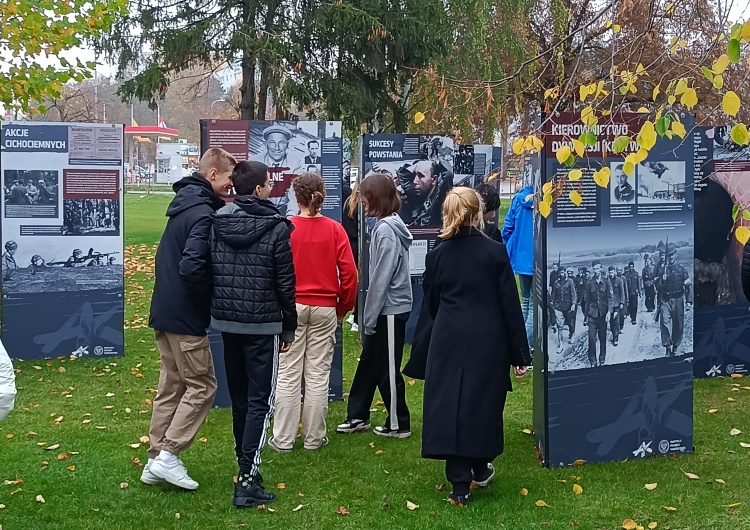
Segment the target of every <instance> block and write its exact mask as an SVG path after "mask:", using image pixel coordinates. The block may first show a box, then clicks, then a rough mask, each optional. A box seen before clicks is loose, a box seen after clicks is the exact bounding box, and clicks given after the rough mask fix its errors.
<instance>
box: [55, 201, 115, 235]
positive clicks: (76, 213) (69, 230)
mask: <svg viewBox="0 0 750 530" xmlns="http://www.w3.org/2000/svg"><path fill="white" fill-rule="evenodd" d="M62 233H63V235H74V236H81V235H118V234H119V233H120V201H119V200H116V199H65V200H63V230H62Z"/></svg>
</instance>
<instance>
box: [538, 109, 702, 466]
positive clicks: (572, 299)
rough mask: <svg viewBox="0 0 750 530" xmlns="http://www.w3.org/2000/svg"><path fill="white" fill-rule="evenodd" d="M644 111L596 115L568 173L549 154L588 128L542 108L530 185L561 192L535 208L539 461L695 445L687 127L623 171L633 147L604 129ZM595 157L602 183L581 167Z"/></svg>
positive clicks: (633, 125) (617, 456)
mask: <svg viewBox="0 0 750 530" xmlns="http://www.w3.org/2000/svg"><path fill="white" fill-rule="evenodd" d="M681 121H682V123H683V124H684V125H685V127H686V128H687V129H688V130H690V129H691V128H692V122H693V120H692V118H691V117H689V116H682V117H681ZM642 122H643V118H642V117H641V116H640V115H637V114H618V115H612V116H609V117H607V118H601V119H600V120H599V123H598V124H597V125H596V126H595V134H596V136H597V141H596V144H595V145H590V146H589V147H587V153H586V157H584V158H583V159H580V160H579V161H578V162H577V164H576V166H575V167H574V168H575V169H579V170H581V171H582V172H583V175H584V177H583V178H582V179H580V180H577V181H568V180H567V179H566V178H565V177H566V176H567V174H568V172H569V171H570V169H574V168H568V167H567V166H565V165H563V164H560V163H559V162H558V161H557V159H556V156H555V152H556V151H557V149H558V148H559V147H560V146H561V145H570V146H571V147H572V143H571V139H578V138H579V136H580V135H584V134H585V133H586V132H587V130H588V129H587V127H586V126H584V125H582V124H581V122H580V117H579V116H578V115H576V114H559V115H552V116H547V117H546V122H545V152H544V160H543V161H542V173H541V177H540V179H539V181H537V182H536V186H535V187H536V190H537V192H541V188H542V185H543V184H544V183H551V186H552V192H553V193H555V194H558V193H559V198H558V199H557V200H556V201H555V202H554V203H553V205H552V213H551V214H550V215H549V217H548V218H547V219H544V218H543V217H542V216H541V215H537V216H536V218H535V219H536V221H535V222H536V226H535V232H536V237H535V272H534V282H535V308H534V311H535V341H536V345H535V353H534V370H535V377H534V428H535V436H536V443H537V449H538V454H539V457H540V459H541V460H542V462H543V463H544V465H546V466H562V465H569V464H572V463H574V462H575V461H577V460H585V461H587V462H597V461H612V460H622V459H625V458H644V457H648V456H651V455H658V454H662V455H664V454H674V453H677V454H682V453H689V452H691V451H692V450H693V419H692V417H693V413H692V411H693V366H692V360H693V323H694V319H693V315H694V312H693V308H692V305H693V285H694V283H695V278H694V276H695V274H694V266H693V255H694V236H693V186H692V184H693V178H694V166H693V155H694V145H693V138H692V137H691V136H690V135H688V136H687V137H686V138H685V139H684V140H683V139H680V138H679V137H677V136H674V137H673V139H671V140H669V139H667V138H659V139H658V141H657V143H656V145H655V146H654V147H653V148H652V149H651V151H650V153H649V155H648V158H647V159H646V160H644V161H642V162H640V163H639V164H637V165H636V166H635V169H634V170H633V171H629V172H628V173H629V174H628V173H626V168H625V167H624V166H623V163H624V157H625V156H626V155H628V154H629V153H632V152H635V151H637V150H638V149H639V147H638V145H637V143H636V142H635V141H633V142H630V144H629V145H627V147H626V149H625V151H624V152H622V153H619V154H615V153H614V141H615V139H616V138H617V137H622V136H631V137H632V138H635V134H636V133H638V132H639V130H640V127H641V124H642ZM605 167H606V168H609V170H610V172H611V176H610V178H609V180H608V182H604V181H603V183H604V184H605V185H606V187H602V186H600V185H597V184H596V183H595V182H594V179H593V178H592V175H593V173H594V172H595V171H598V170H599V169H600V168H605ZM600 176H601V174H600ZM546 190H547V191H549V188H547V189H546ZM571 191H577V192H578V193H579V194H580V197H581V198H582V202H581V203H580V205H579V206H576V205H575V204H574V203H573V202H572V200H571V198H570V196H569V193H570V192H571Z"/></svg>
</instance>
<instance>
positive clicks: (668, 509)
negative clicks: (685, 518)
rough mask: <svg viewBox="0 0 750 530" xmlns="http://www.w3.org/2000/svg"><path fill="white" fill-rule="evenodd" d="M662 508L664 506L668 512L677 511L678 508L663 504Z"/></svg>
mask: <svg viewBox="0 0 750 530" xmlns="http://www.w3.org/2000/svg"><path fill="white" fill-rule="evenodd" d="M662 508H664V509H665V510H667V511H668V512H676V511H677V508H675V507H674V506H662Z"/></svg>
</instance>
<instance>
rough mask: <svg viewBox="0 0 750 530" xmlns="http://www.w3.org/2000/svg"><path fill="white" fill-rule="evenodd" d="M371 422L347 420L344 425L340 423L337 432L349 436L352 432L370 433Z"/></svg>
mask: <svg viewBox="0 0 750 530" xmlns="http://www.w3.org/2000/svg"><path fill="white" fill-rule="evenodd" d="M369 430H370V422H368V421H365V420H357V419H347V420H346V421H345V422H344V423H339V425H338V426H337V427H336V432H337V433H339V434H349V433H352V432H360V431H369Z"/></svg>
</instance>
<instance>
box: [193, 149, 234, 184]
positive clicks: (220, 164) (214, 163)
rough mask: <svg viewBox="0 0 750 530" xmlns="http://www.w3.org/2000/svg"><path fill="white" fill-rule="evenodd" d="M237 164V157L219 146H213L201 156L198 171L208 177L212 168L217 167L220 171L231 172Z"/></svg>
mask: <svg viewBox="0 0 750 530" xmlns="http://www.w3.org/2000/svg"><path fill="white" fill-rule="evenodd" d="M236 165H237V159H235V158H234V157H233V156H232V155H230V154H229V153H228V152H226V151H225V150H224V149H221V148H219V147H212V148H211V149H209V150H208V151H206V152H205V153H203V156H202V157H201V160H200V163H199V168H198V171H199V173H200V174H201V175H203V177H205V178H207V177H208V173H209V172H210V171H211V169H216V171H217V172H219V173H231V172H232V170H233V169H234V166H236Z"/></svg>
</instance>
